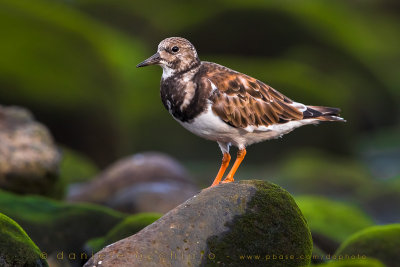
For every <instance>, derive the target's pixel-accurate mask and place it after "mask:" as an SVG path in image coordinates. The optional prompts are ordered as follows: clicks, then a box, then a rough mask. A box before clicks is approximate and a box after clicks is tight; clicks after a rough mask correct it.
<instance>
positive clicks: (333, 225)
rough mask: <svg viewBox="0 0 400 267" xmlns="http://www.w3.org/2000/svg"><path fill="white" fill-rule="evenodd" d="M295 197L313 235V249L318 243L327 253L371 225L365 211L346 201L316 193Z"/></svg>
mask: <svg viewBox="0 0 400 267" xmlns="http://www.w3.org/2000/svg"><path fill="white" fill-rule="evenodd" d="M295 199H296V203H297V205H298V206H299V208H300V210H301V211H302V213H303V215H304V217H305V218H306V220H307V222H308V225H309V227H310V230H311V233H312V235H313V241H314V250H315V247H318V248H320V249H322V250H323V251H324V252H326V253H334V252H335V251H336V249H337V248H338V247H339V244H340V243H341V242H343V241H344V240H345V239H346V238H348V237H349V236H350V235H351V234H354V233H355V232H357V231H360V230H362V229H364V228H367V227H370V226H373V225H374V223H373V221H372V219H371V218H370V217H369V216H368V215H366V214H365V213H364V212H363V211H362V210H360V209H359V208H357V207H356V206H354V205H351V204H348V203H344V202H340V201H334V200H330V199H327V198H324V197H319V196H299V197H296V198H295ZM315 253H317V251H314V252H313V254H315ZM317 255H318V254H317Z"/></svg>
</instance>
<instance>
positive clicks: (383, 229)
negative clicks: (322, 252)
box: [336, 224, 400, 267]
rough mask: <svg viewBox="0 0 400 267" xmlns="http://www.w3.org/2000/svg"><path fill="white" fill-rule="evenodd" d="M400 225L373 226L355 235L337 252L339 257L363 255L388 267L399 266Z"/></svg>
mask: <svg viewBox="0 0 400 267" xmlns="http://www.w3.org/2000/svg"><path fill="white" fill-rule="evenodd" d="M399 248H400V224H389V225H383V226H373V227H369V228H367V229H364V230H362V231H360V232H357V233H355V234H354V235H352V236H351V237H349V239H347V240H346V241H345V242H344V243H343V244H342V245H341V246H340V248H339V249H338V250H337V252H336V255H337V256H343V257H344V256H345V255H363V256H366V257H367V258H375V259H378V260H380V261H381V262H383V263H384V264H385V265H386V266H388V267H392V266H393V267H395V266H399V265H398V264H399V262H400V253H399Z"/></svg>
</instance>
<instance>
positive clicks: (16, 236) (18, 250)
mask: <svg viewBox="0 0 400 267" xmlns="http://www.w3.org/2000/svg"><path fill="white" fill-rule="evenodd" d="M0 266H4V267H22V266H27V267H33V266H37V267H41V266H48V265H47V262H46V260H45V259H43V258H42V257H41V251H40V249H39V248H38V247H37V246H36V245H35V243H33V241H32V240H31V239H30V238H29V236H28V235H27V234H26V233H25V231H24V230H23V229H22V228H21V226H19V225H18V224H17V223H16V222H15V221H13V220H12V219H10V218H9V217H7V216H5V215H4V214H2V213H0Z"/></svg>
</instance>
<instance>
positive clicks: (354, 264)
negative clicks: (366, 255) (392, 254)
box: [312, 259, 385, 267]
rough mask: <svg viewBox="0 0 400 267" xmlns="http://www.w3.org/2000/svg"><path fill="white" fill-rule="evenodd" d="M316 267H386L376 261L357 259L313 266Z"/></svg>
mask: <svg viewBox="0 0 400 267" xmlns="http://www.w3.org/2000/svg"><path fill="white" fill-rule="evenodd" d="M312 266H315V267H317V266H318V267H385V265H384V264H383V263H382V262H380V261H379V260H376V259H355V260H351V259H350V260H349V259H346V260H334V261H329V262H327V263H324V264H318V265H312Z"/></svg>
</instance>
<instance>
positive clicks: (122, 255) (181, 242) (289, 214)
mask: <svg viewBox="0 0 400 267" xmlns="http://www.w3.org/2000/svg"><path fill="white" fill-rule="evenodd" d="M311 250H312V240H311V234H310V231H309V229H308V226H307V223H306V221H305V219H304V217H303V215H302V214H301V212H300V210H299V208H298V207H297V205H296V203H295V202H294V200H293V198H292V197H291V196H290V194H289V193H288V192H286V191H285V190H283V189H282V188H280V187H279V186H277V185H274V184H271V183H268V182H263V181H255V180H252V181H241V182H239V183H236V182H235V183H229V184H221V185H219V186H217V187H213V188H208V189H204V190H203V191H201V192H200V193H199V194H198V195H196V196H194V197H192V198H190V199H189V200H187V201H186V202H185V203H183V204H181V205H180V206H178V207H176V208H175V209H173V210H171V211H170V212H168V213H167V214H165V215H164V216H163V217H162V218H161V219H159V220H158V221H156V222H154V223H153V224H151V225H149V226H148V227H146V228H144V229H143V230H142V231H140V232H139V233H137V234H135V235H133V236H130V237H128V238H125V239H122V240H120V241H118V242H116V243H114V244H111V245H109V246H107V247H106V248H104V249H102V250H101V251H99V252H98V253H96V254H95V255H94V256H93V257H92V258H91V259H90V260H89V261H88V262H87V263H86V264H85V266H86V267H89V266H90V267H92V266H215V265H217V264H218V265H221V266H223V265H226V266H242V265H245V266H246V265H249V266H250V265H251V266H257V265H259V266H305V265H307V264H309V262H310V256H311ZM254 255H260V258H259V259H258V260H257V259H254V258H253V259H249V258H246V259H241V257H243V256H244V257H247V256H254Z"/></svg>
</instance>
